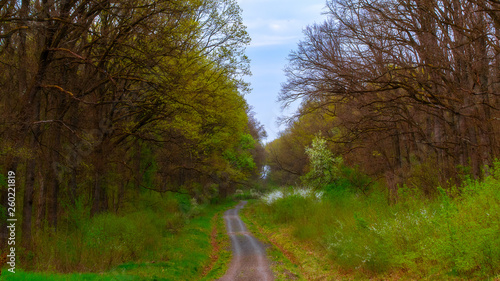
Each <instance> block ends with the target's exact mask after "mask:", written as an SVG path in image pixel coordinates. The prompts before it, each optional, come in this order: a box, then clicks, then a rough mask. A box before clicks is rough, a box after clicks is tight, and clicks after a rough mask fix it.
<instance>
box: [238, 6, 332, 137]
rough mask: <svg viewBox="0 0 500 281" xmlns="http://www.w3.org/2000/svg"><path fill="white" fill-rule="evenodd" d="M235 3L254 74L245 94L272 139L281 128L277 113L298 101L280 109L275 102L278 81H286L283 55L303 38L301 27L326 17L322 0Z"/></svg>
mask: <svg viewBox="0 0 500 281" xmlns="http://www.w3.org/2000/svg"><path fill="white" fill-rule="evenodd" d="M238 3H239V4H240V7H241V8H242V9H243V14H242V17H243V23H244V24H245V25H246V26H247V31H248V33H249V35H250V37H251V38H252V42H251V43H250V46H248V47H247V55H248V56H249V57H250V59H251V70H252V73H253V76H251V77H248V78H247V79H246V80H247V81H248V82H250V83H251V88H253V91H252V92H251V93H250V94H249V95H247V96H245V98H246V99H247V101H248V103H249V104H250V105H251V106H253V108H254V111H255V112H256V117H257V118H258V119H259V120H260V121H261V123H262V124H263V125H264V126H265V129H266V131H267V132H268V136H269V137H268V139H267V140H268V141H272V140H273V139H275V138H276V137H277V136H278V132H279V131H280V129H283V127H280V126H278V125H277V123H276V121H277V119H278V117H279V116H283V115H290V114H291V112H293V111H295V109H296V108H297V107H298V103H297V104H293V105H292V106H291V107H290V108H288V109H287V110H285V111H281V109H280V108H281V105H280V104H279V103H277V102H276V100H277V95H278V93H279V92H280V89H281V83H283V82H285V81H286V77H285V75H284V73H283V70H282V69H283V68H284V67H285V65H286V64H287V59H286V58H287V56H288V54H289V53H290V51H291V50H294V49H296V47H297V43H298V42H299V40H300V39H302V38H303V34H302V30H303V29H304V28H305V27H306V26H307V25H310V24H313V23H315V22H321V21H323V20H324V19H325V18H326V17H325V16H324V15H322V12H324V11H325V10H323V7H324V6H325V0H307V1H306V0H238Z"/></svg>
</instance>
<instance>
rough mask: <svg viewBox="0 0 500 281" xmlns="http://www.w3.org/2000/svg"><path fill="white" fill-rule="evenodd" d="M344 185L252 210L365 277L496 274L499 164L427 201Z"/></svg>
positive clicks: (499, 259) (404, 192)
mask: <svg viewBox="0 0 500 281" xmlns="http://www.w3.org/2000/svg"><path fill="white" fill-rule="evenodd" d="M353 190H354V189H349V188H348V186H346V185H345V183H344V184H342V185H338V186H333V187H332V186H330V188H327V189H325V193H324V194H323V196H322V198H321V199H318V197H317V196H315V195H314V194H313V193H309V194H307V193H304V195H297V194H292V195H289V196H286V193H284V195H283V196H281V197H278V198H276V199H275V200H272V201H265V200H262V201H261V203H259V204H260V206H259V207H256V208H255V209H254V210H255V212H256V213H255V215H256V216H257V217H256V218H257V219H258V220H259V221H263V220H270V221H271V222H272V223H274V224H276V225H278V226H280V225H281V226H282V227H283V228H288V227H292V229H293V236H294V237H295V238H296V239H297V240H298V241H304V242H306V241H307V242H309V241H314V242H315V243H316V245H317V246H318V247H321V248H323V249H326V252H327V253H328V255H329V258H330V261H331V262H332V263H334V264H336V265H339V266H340V267H341V268H342V269H344V270H347V271H353V272H354V271H355V272H363V273H364V274H365V275H368V276H372V275H375V276H384V275H385V276H387V275H389V274H393V273H394V272H399V273H401V274H404V275H405V276H406V277H409V278H415V279H442V280H443V279H454V278H456V279H462V278H466V279H485V278H495V277H497V278H498V277H500V276H499V274H500V163H497V164H496V165H495V166H494V168H493V169H491V170H490V174H489V175H487V176H485V177H484V179H483V180H482V181H472V180H468V181H466V182H464V184H463V186H461V187H460V188H455V189H450V190H443V189H440V188H438V190H440V192H441V193H440V196H438V197H437V198H435V199H432V200H431V199H426V198H425V197H424V196H423V195H422V194H421V193H419V191H417V190H416V189H411V188H401V189H400V193H399V199H398V202H397V203H395V204H392V205H389V204H388V201H387V198H386V195H385V194H384V193H382V192H378V191H372V192H371V193H367V194H366V195H365V194H363V193H360V192H354V191H353Z"/></svg>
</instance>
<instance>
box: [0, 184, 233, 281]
mask: <svg viewBox="0 0 500 281" xmlns="http://www.w3.org/2000/svg"><path fill="white" fill-rule="evenodd" d="M140 202H141V203H140V205H139V206H136V207H133V208H132V207H131V210H130V211H129V212H127V213H126V214H123V215H116V214H110V213H106V214H101V215H98V216H94V217H92V218H90V217H89V216H88V213H89V210H88V209H86V208H85V207H84V206H83V205H81V204H77V206H80V207H78V208H76V209H74V210H73V211H72V212H70V213H69V215H68V217H67V221H66V223H65V225H64V226H62V227H61V229H60V230H59V231H58V232H57V233H46V234H43V235H40V237H37V238H36V241H37V242H39V243H40V245H37V246H38V247H37V249H38V250H37V252H36V253H35V254H31V256H28V258H26V260H24V259H23V263H22V264H20V265H18V267H19V268H21V269H22V270H18V271H17V272H16V273H15V274H10V273H9V272H7V270H5V271H2V275H3V276H2V277H3V279H2V280H28V279H29V280H47V278H49V279H50V280H199V279H201V278H202V277H204V276H208V278H206V279H205V280H213V279H215V278H217V277H220V276H222V275H223V274H224V272H225V270H226V267H227V263H228V262H229V260H230V254H229V252H228V251H227V249H225V248H227V245H228V244H229V240H228V238H227V237H226V235H225V227H224V223H223V220H222V216H221V214H222V212H223V211H224V210H226V209H227V208H229V207H230V206H232V205H234V203H233V202H234V201H232V200H226V201H224V202H223V203H220V204H217V205H213V204H212V205H211V204H201V205H200V204H197V203H195V201H193V200H190V199H189V197H188V196H186V195H178V194H175V195H174V194H170V195H168V194H165V195H164V196H160V195H158V194H156V193H154V192H145V193H143V194H142V195H141V197H140ZM214 251H215V252H214ZM21 255H23V256H24V255H26V252H23V253H21ZM213 256H216V257H217V259H215V260H213V259H212V257H213ZM71 272H93V273H71ZM62 273H65V274H62Z"/></svg>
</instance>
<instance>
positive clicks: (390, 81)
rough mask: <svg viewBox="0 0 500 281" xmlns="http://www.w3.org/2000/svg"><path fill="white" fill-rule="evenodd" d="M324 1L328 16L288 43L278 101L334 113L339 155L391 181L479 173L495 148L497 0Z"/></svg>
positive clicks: (498, 122) (498, 145) (440, 179)
mask: <svg viewBox="0 0 500 281" xmlns="http://www.w3.org/2000/svg"><path fill="white" fill-rule="evenodd" d="M328 8H329V15H330V17H329V19H328V20H327V21H325V22H324V23H321V24H315V25H312V26H309V27H308V28H306V30H305V31H304V33H305V39H304V40H303V41H302V42H301V43H300V44H299V46H298V49H297V50H296V51H294V52H292V53H291V55H290V64H289V66H288V68H287V70H286V73H287V76H288V82H287V83H286V84H284V86H283V90H282V93H281V96H280V99H281V101H282V102H284V104H285V105H286V104H288V103H290V102H293V101H295V100H303V109H302V112H311V111H312V112H314V111H315V112H317V113H316V114H320V115H329V116H332V118H333V121H332V122H331V123H330V126H331V128H335V130H336V132H337V134H336V136H335V137H334V138H332V139H331V141H332V142H336V143H338V144H340V147H341V148H342V149H343V155H344V157H345V159H346V160H347V162H350V163H357V164H361V165H362V166H363V167H364V169H365V170H366V171H367V172H369V173H371V174H378V175H385V176H386V179H387V180H388V183H389V186H390V188H391V190H393V191H395V187H396V184H397V183H402V182H408V181H415V180H416V178H420V179H418V180H417V181H419V183H421V181H423V180H426V179H425V177H427V179H430V180H431V181H434V182H433V183H436V184H438V183H441V184H446V182H447V181H448V180H449V179H454V180H456V182H458V181H459V180H460V177H459V176H457V175H459V174H460V173H469V174H470V175H472V176H473V177H479V176H480V175H481V169H482V167H483V165H487V164H491V163H492V160H493V158H494V157H498V155H499V152H500V151H499V149H500V142H499V139H498V136H499V133H500V131H499V128H500V118H499V117H500V112H499V102H498V101H499V99H498V98H499V91H498V90H499V88H498V85H499V82H500V80H499V76H498V69H499V68H498V66H499V50H500V49H499V47H500V45H499V37H498V36H499V33H498V11H497V10H498V3H496V2H495V1H471V0H470V1H454V0H438V1H436V0H423V1H406V0H377V1H365V0H357V1H343V0H338V1H330V2H328ZM430 167H432V168H430ZM425 173H428V174H427V175H425V176H424V175H423V174H425ZM422 176H424V177H423V178H422ZM422 188H423V189H424V191H425V192H426V193H432V192H433V190H432V189H427V188H428V187H423V186H422Z"/></svg>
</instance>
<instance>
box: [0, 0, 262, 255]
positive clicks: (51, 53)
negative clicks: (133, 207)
mask: <svg viewBox="0 0 500 281" xmlns="http://www.w3.org/2000/svg"><path fill="white" fill-rule="evenodd" d="M0 11H1V12H0V73H1V75H0V85H1V87H0V108H1V110H0V114H1V118H0V157H1V158H2V162H1V165H0V167H1V170H2V171H4V172H0V173H1V174H6V173H7V171H8V170H12V171H15V172H16V174H17V181H18V183H17V191H18V193H17V204H18V206H19V207H21V205H22V208H18V209H17V210H18V216H19V215H21V213H19V212H20V209H21V210H22V219H21V221H22V241H23V246H24V247H25V248H26V249H30V248H31V247H32V236H33V232H37V231H39V232H46V231H48V230H49V229H50V230H53V231H56V230H57V228H58V222H59V219H60V218H61V216H62V215H63V214H64V213H65V212H66V211H67V209H68V208H72V206H74V205H75V202H83V204H84V205H85V206H87V207H88V208H89V209H90V214H91V215H96V214H99V213H102V212H116V213H119V212H120V211H121V208H122V206H123V205H124V204H129V205H130V204H131V202H133V200H134V199H136V198H137V194H138V193H139V192H141V191H144V190H153V191H157V192H160V193H164V192H181V193H186V194H188V195H189V196H191V197H194V198H196V199H198V200H209V199H211V198H217V197H224V196H226V195H227V194H229V193H231V192H232V191H233V190H234V189H235V188H236V186H237V185H238V184H246V182H247V180H248V179H249V178H251V177H257V176H258V174H259V170H260V167H261V166H262V162H263V159H262V158H263V148H262V146H261V142H260V139H261V137H262V136H264V134H265V132H264V131H263V128H262V126H261V125H260V124H259V123H258V122H257V121H256V120H255V119H254V118H253V117H252V114H251V113H250V109H249V107H248V105H247V104H246V102H245V100H244V98H243V94H244V93H246V92H247V91H248V85H247V84H246V83H245V82H243V80H242V77H243V76H244V75H246V74H249V67H248V58H247V57H246V56H245V54H244V47H245V45H246V44H247V43H248V42H249V37H248V35H247V33H246V31H245V27H244V26H243V24H242V20H241V17H240V13H241V11H240V8H239V7H238V5H237V4H236V2H235V1H233V0H223V1H215V0H190V1H180V0H173V1H148V0H132V1H107V0H63V1H45V0H42V1H28V0H23V1H1V2H0ZM6 191H7V190H6V187H4V186H2V187H1V194H0V195H1V198H0V199H1V201H2V206H5V205H6V204H5V202H6V201H7V197H6ZM79 204H80V203H79ZM132 204H133V203H132ZM4 211H5V210H3V208H2V218H4V216H5V212H4ZM2 222H5V220H4V219H2ZM0 229H1V231H0V233H1V241H2V242H1V243H0V245H6V243H4V242H5V239H6V238H7V236H6V233H5V231H6V230H7V228H6V227H4V226H3V225H2V226H0Z"/></svg>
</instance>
